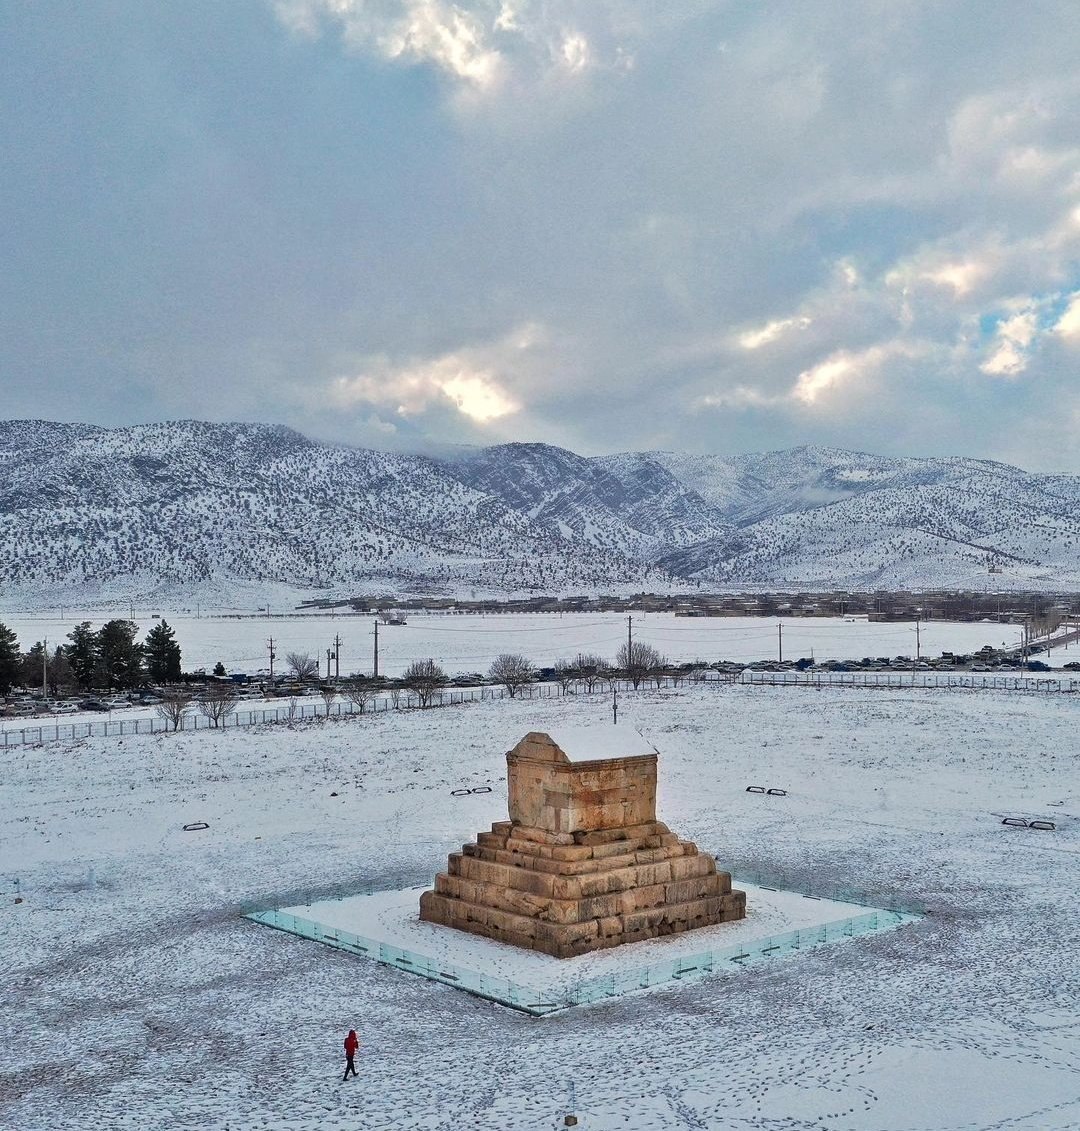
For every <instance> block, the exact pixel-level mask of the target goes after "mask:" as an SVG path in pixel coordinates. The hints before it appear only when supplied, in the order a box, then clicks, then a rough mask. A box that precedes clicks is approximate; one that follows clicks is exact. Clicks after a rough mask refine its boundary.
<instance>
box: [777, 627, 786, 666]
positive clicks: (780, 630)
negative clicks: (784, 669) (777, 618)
mask: <svg viewBox="0 0 1080 1131" xmlns="http://www.w3.org/2000/svg"><path fill="white" fill-rule="evenodd" d="M776 649H777V653H778V655H779V658H780V663H783V662H784V626H783V625H782V624H777V626H776Z"/></svg>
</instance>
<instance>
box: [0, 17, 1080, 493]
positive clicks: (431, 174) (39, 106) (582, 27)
mask: <svg viewBox="0 0 1080 1131" xmlns="http://www.w3.org/2000/svg"><path fill="white" fill-rule="evenodd" d="M658 12H659V14H658ZM1078 126H1080V5H1078V4H1077V3H1076V2H1075V0H1063V2H1062V3H1055V2H1053V0H1039V2H1033V3H1030V4H1025V5H1017V4H1016V3H1015V2H1014V0H1009V2H1004V3H997V2H995V0H980V2H979V3H977V4H973V3H970V2H969V0H965V2H962V3H960V2H949V0H929V2H925V3H924V2H919V0H890V2H887V3H884V2H883V3H876V2H874V0H845V2H842V3H841V2H835V3H834V2H830V0H792V2H789V3H770V2H767V0H766V2H750V0H741V2H727V0H665V3H663V4H659V3H657V0H460V2H459V3H456V4H455V3H452V2H449V0H278V2H274V0H229V2H227V3H222V2H221V0H184V2H183V3H177V2H174V0H170V2H155V0H137V2H136V0H127V2H119V0H117V2H106V0H80V2H79V3H76V4H48V3H40V4H37V3H29V2H26V3H21V2H16V3H12V4H6V5H3V6H2V7H0V140H2V142H3V152H4V155H5V157H4V161H3V163H2V166H0V230H2V232H3V236H2V240H3V244H2V246H3V263H4V267H3V270H2V272H0V415H3V416H5V417H22V416H34V417H46V418H52V419H61V420H85V421H91V422H94V423H100V424H130V423H138V422H143V421H151V420H161V419H170V418H177V417H199V418H204V419H216V420H226V419H238V420H264V421H275V422H284V423H289V424H292V425H294V426H295V427H297V428H299V429H300V430H301V431H304V432H306V433H308V434H310V435H313V436H317V437H321V438H325V439H331V440H340V441H345V442H348V443H353V444H359V445H370V446H374V447H388V448H408V449H419V448H423V447H425V446H432V445H445V444H461V443H465V444H476V443H496V442H502V441H506V440H543V441H547V442H551V443H556V444H562V445H565V446H568V447H571V448H574V449H575V450H577V451H580V452H583V453H586V454H592V453H599V452H608V451H620V450H628V449H647V448H657V447H660V448H676V449H684V450H691V451H700V452H710V451H711V452H721V453H729V452H739V451H752V450H759V449H771V448H779V447H788V446H793V445H797V444H803V443H814V444H830V445H837V446H843V447H854V448H860V449H864V450H872V451H879V452H884V453H891V454H911V455H942V454H963V455H973V456H984V457H988V458H996V459H1004V460H1008V461H1010V462H1015V463H1019V464H1021V465H1022V466H1026V467H1030V468H1033V469H1046V470H1065V471H1075V472H1080V380H1078V374H1080V128H1078Z"/></svg>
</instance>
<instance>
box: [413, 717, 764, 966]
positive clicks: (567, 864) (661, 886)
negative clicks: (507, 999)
mask: <svg viewBox="0 0 1080 1131" xmlns="http://www.w3.org/2000/svg"><path fill="white" fill-rule="evenodd" d="M656 761H657V751H656V749H655V748H654V747H653V746H651V745H650V744H649V743H648V742H647V741H646V740H645V739H643V738H642V737H641V735H640V734H638V733H637V732H636V731H634V730H632V729H630V728H629V727H625V726H614V725H612V726H606V727H601V726H596V727H584V728H560V729H558V730H553V731H551V732H540V731H533V732H532V733H530V734H527V735H526V736H525V737H524V738H523V739H522V740H521V741H520V742H519V743H518V744H517V745H516V746H515V747H514V748H513V750H511V751H509V753H508V754H507V755H506V765H507V784H508V793H509V809H510V820H509V821H497V822H496V823H495V824H493V825H492V826H491V832H489V833H480V834H478V836H477V838H476V842H475V843H469V844H466V845H464V846H463V847H462V850H461V852H455V853H452V854H451V855H450V858H449V863H448V867H447V870H446V871H445V872H440V873H439V874H438V875H437V876H436V877H435V889H434V890H433V891H426V892H424V894H423V895H422V896H421V897H420V918H421V919H423V920H426V921H428V922H431V923H442V924H445V925H446V926H448V927H456V928H457V929H458V930H461V931H469V932H471V933H472V934H476V935H483V936H484V937H486V938H489V939H497V940H498V941H500V942H505V943H511V944H513V945H514V946H520V947H526V948H528V949H530V950H539V951H543V952H544V953H545V954H551V955H554V956H555V957H556V958H570V957H571V956H573V955H576V954H584V953H585V952H586V951H591V950H600V949H602V948H605V947H613V946H620V945H621V944H622V943H627V942H638V941H639V940H641V939H651V938H655V937H657V936H658V935H670V934H676V933H678V932H681V931H689V930H693V929H694V928H696V927H708V926H712V925H713V924H715V923H726V922H729V921H731V920H735V919H742V918H743V917H744V916H745V915H746V895H745V893H744V892H741V891H733V890H732V887H731V876H730V875H729V874H728V873H727V872H719V871H717V868H716V861H715V860H714V859H713V858H712V857H711V856H709V855H707V854H706V853H704V852H699V851H698V849H697V846H696V845H694V844H691V843H690V842H689V841H684V840H680V839H679V838H678V837H677V836H676V835H675V834H674V833H673V832H671V830H670V829H669V828H668V827H667V825H665V824H663V823H662V822H660V821H658V820H657V819H656Z"/></svg>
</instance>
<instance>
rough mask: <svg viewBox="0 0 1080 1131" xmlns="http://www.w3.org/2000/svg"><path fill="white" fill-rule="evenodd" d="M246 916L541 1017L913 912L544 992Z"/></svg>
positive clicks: (796, 933) (348, 935)
mask: <svg viewBox="0 0 1080 1131" xmlns="http://www.w3.org/2000/svg"><path fill="white" fill-rule="evenodd" d="M245 917H246V918H248V919H251V920H252V921H254V922H256V923H261V924H263V925H264V926H267V927H273V928H275V929H276V930H279V931H285V932H286V933H288V934H291V935H297V936H298V937H300V938H305V939H311V940H312V941H314V942H319V943H323V944H324V945H326V946H332V947H334V948H336V949H338V950H344V951H347V952H348V953H350V954H358V955H361V956H362V957H365V958H371V959H374V961H376V962H379V963H382V964H383V965H385V966H393V967H394V968H395V969H397V970H404V971H405V972H406V973H409V974H416V975H417V976H419V977H421V978H427V979H429V980H431V981H433V982H440V983H442V984H443V985H446V986H453V987H454V988H456V989H459V990H464V991H465V992H466V993H470V994H473V995H474V996H476V997H482V998H485V999H486V1000H488V1001H493V1002H496V1003H497V1004H499V1005H505V1006H508V1007H509V1008H511V1009H516V1010H518V1011H519V1012H521V1013H527V1014H529V1015H530V1016H533V1017H546V1016H548V1015H550V1014H552V1013H556V1012H558V1011H559V1010H563V1009H569V1008H570V1007H571V1006H575V1005H588V1004H591V1003H593V1002H597V1001H602V1000H605V999H608V998H614V997H620V996H622V995H623V994H627V993H631V992H633V991H636V990H641V989H648V988H651V987H654V986H662V985H670V984H672V983H678V982H681V981H683V980H693V979H697V978H704V977H707V976H709V975H710V974H715V973H721V972H725V971H727V972H732V971H734V970H736V969H742V968H745V967H747V966H750V965H754V964H756V963H758V962H764V961H768V960H770V959H773V958H781V957H784V956H786V955H790V954H795V953H798V952H800V951H803V950H810V949H812V948H814V947H818V946H823V945H825V944H827V943H832V942H839V941H841V940H843V939H850V938H856V937H859V936H862V935H868V934H873V933H875V932H878V931H887V930H893V929H895V928H896V927H900V926H903V925H904V924H905V923H912V922H915V921H917V919H918V918H919V915H918V914H915V913H910V912H905V911H886V910H880V909H876V908H874V909H869V908H868V909H867V910H866V911H865V912H863V913H862V914H859V915H851V916H848V917H847V918H844V919H838V920H836V921H834V922H829V923H821V924H818V925H816V926H813V927H801V928H798V929H796V930H793V931H786V932H784V933H782V934H779V935H769V936H766V937H763V938H759V939H752V940H750V941H748V942H746V943H737V944H735V945H733V946H727V947H722V948H720V949H716V950H708V951H703V952H702V953H700V954H691V955H683V956H681V957H679V958H675V959H671V960H670V961H667V962H654V963H650V964H649V965H646V966H641V967H636V968H632V969H629V970H619V971H615V972H613V973H611V974H604V975H600V976H598V977H594V978H586V979H582V980H580V981H578V982H576V983H574V984H573V985H571V986H569V987H558V988H552V989H548V990H544V989H538V988H536V987H532V986H521V985H518V984H517V983H516V982H512V981H510V980H509V979H507V978H497V977H492V976H491V975H488V974H480V973H477V972H476V971H474V970H468V969H465V968H464V967H461V966H457V965H456V964H454V963H449V962H439V961H438V960H436V959H433V958H430V957H429V956H427V955H423V954H418V953H416V952H414V951H410V950H406V949H404V948H401V947H396V946H393V945H391V944H389V943H385V942H379V941H378V940H376V939H369V938H366V937H365V936H363V935H357V934H354V933H353V932H351V931H346V930H344V929H342V928H337V927H328V926H325V925H324V924H321V923H318V922H316V921H315V920H313V919H305V918H304V917H302V916H299V915H292V914H286V913H285V912H283V911H279V910H276V909H273V908H271V909H269V910H264V911H249V912H247V913H246V916H245Z"/></svg>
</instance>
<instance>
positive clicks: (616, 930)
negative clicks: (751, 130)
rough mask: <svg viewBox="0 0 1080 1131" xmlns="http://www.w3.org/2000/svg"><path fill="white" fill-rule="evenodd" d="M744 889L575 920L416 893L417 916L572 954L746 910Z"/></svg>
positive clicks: (733, 916) (726, 918) (515, 943)
mask: <svg viewBox="0 0 1080 1131" xmlns="http://www.w3.org/2000/svg"><path fill="white" fill-rule="evenodd" d="M745 902H746V896H745V893H743V892H739V891H733V892H731V893H729V894H728V895H724V896H716V897H712V898H708V899H702V900H693V901H689V902H685V903H678V904H673V905H670V906H667V907H659V908H651V909H647V910H643V911H639V912H634V913H632V914H630V915H612V916H605V917H603V918H601V919H590V920H587V921H583V922H577V923H550V922H546V921H543V920H538V919H535V918H533V917H531V916H529V915H522V914H518V913H515V912H512V911H507V910H501V909H499V908H494V907H488V906H485V905H483V904H477V903H469V902H467V901H465V900H462V899H455V898H453V897H451V896H446V895H443V894H441V893H439V892H435V891H427V892H424V894H423V895H422V896H421V897H420V918H421V919H423V920H424V921H425V922H433V923H441V924H443V925H445V926H449V927H454V928H456V929H458V930H463V931H468V932H470V933H472V934H477V935H482V936H484V937H485V938H491V939H496V940H498V941H499V942H505V943H510V944H511V945H513V946H523V947H527V948H529V949H532V950H539V951H542V952H543V953H545V954H551V955H553V956H554V957H556V958H570V957H572V956H574V955H577V954H584V953H586V952H588V951H591V950H596V949H599V948H601V947H604V948H606V947H612V946H620V945H622V944H623V943H625V942H637V941H642V940H644V939H648V938H657V937H661V936H664V935H673V934H680V933H682V932H684V931H689V930H696V929H697V928H699V927H703V926H709V925H711V924H714V923H718V922H731V921H734V920H736V919H740V918H742V917H743V915H744V914H745Z"/></svg>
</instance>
